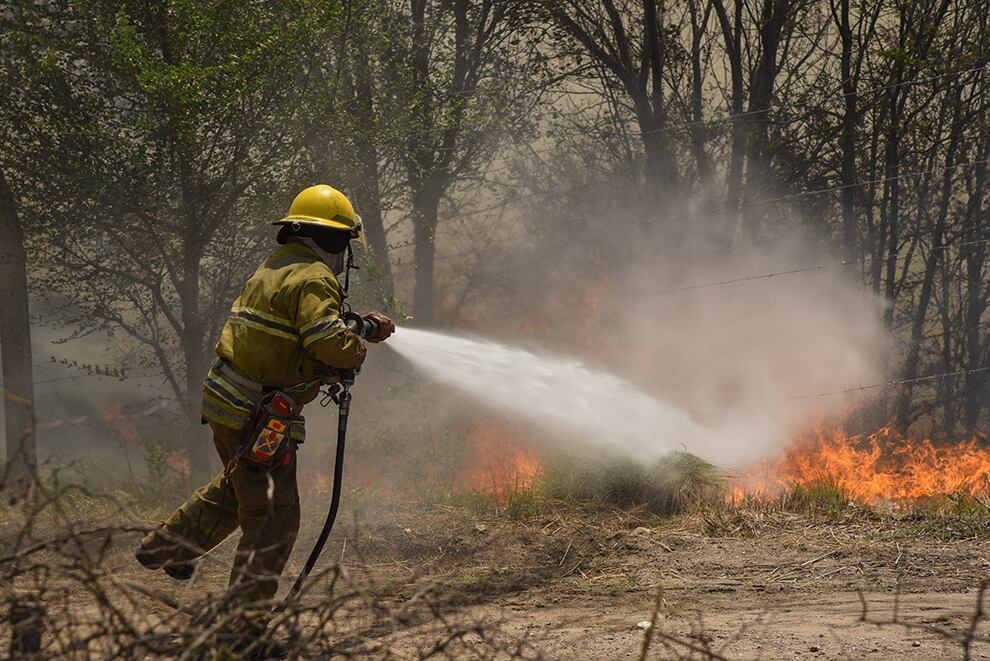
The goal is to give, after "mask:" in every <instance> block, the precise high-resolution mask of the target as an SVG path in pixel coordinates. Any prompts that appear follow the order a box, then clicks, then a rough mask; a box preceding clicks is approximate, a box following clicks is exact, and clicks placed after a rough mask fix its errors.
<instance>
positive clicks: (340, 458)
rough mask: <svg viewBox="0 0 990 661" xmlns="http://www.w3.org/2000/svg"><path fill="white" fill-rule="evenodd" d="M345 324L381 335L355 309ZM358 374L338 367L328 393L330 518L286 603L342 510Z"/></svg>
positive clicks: (356, 330)
mask: <svg viewBox="0 0 990 661" xmlns="http://www.w3.org/2000/svg"><path fill="white" fill-rule="evenodd" d="M344 324H345V325H346V326H347V329H348V330H349V331H351V332H352V333H355V334H357V335H360V336H361V337H362V338H367V337H372V336H375V335H377V334H378V324H377V323H375V322H374V321H373V320H371V319H365V318H364V317H362V316H360V315H358V314H356V313H354V312H348V313H347V314H346V315H345V316H344ZM357 373H358V370H357V369H352V370H339V372H338V375H339V377H340V383H339V384H338V385H339V387H340V389H339V391H336V392H335V391H334V390H331V391H330V392H329V397H330V398H331V399H333V401H334V402H336V404H337V449H336V452H335V453H334V460H333V491H332V493H331V496H330V510H329V511H328V512H327V520H326V521H325V522H324V524H323V529H322V530H321V531H320V536H319V537H318V538H317V539H316V544H315V545H313V550H312V551H310V553H309V558H307V559H306V564H305V565H304V566H303V570H302V572H300V574H299V578H297V579H296V582H295V583H293V584H292V588H291V589H290V590H289V593H288V594H287V595H286V597H285V603H288V602H290V601H292V600H293V599H294V598H295V597H296V595H298V594H299V591H300V590H301V589H302V586H303V583H305V582H306V579H307V578H309V575H310V573H311V572H312V571H313V567H314V566H316V561H317V560H319V558H320V554H321V553H323V547H324V546H326V544H327V540H328V539H329V538H330V532H331V531H332V530H333V524H334V521H336V519H337V511H338V510H339V509H340V491H341V479H342V478H343V473H344V444H345V441H346V440H347V418H348V416H349V415H350V413H351V387H352V386H353V385H354V379H355V377H356V376H357Z"/></svg>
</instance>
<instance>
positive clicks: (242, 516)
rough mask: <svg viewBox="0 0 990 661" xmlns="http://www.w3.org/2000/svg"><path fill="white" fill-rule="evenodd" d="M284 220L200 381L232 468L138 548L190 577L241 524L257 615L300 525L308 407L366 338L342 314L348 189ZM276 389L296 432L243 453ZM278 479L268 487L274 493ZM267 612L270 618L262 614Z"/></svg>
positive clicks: (223, 456)
mask: <svg viewBox="0 0 990 661" xmlns="http://www.w3.org/2000/svg"><path fill="white" fill-rule="evenodd" d="M274 224H275V225H278V226H279V231H278V236H277V241H278V243H279V246H278V247H276V248H275V250H274V251H273V252H272V253H271V254H270V255H269V256H268V258H267V259H266V260H265V261H264V263H263V264H262V265H261V267H260V268H258V270H257V271H256V272H255V273H254V275H253V276H251V278H250V279H248V281H247V283H246V284H245V285H244V288H243V290H242V291H241V294H240V296H239V297H238V298H237V300H236V301H234V305H233V307H232V308H231V311H230V316H229V317H228V318H227V321H226V324H225V325H224V327H223V331H222V333H221V335H220V341H219V343H218V344H217V347H216V353H217V356H218V358H217V361H216V363H215V364H214V365H213V367H212V369H211V370H210V372H209V375H208V376H207V378H206V382H205V384H204V388H203V406H202V417H203V422H204V423H208V424H209V425H210V428H211V430H212V432H213V443H214V445H215V446H216V450H217V454H219V455H220V460H221V462H222V463H223V466H224V470H223V471H222V472H221V473H220V474H219V475H217V476H216V477H215V478H213V480H212V481H211V482H210V483H209V484H206V485H204V486H202V487H200V488H199V489H198V490H197V491H196V492H195V493H194V494H193V495H192V496H191V497H190V498H189V500H188V501H186V503H185V504H184V505H182V506H181V507H180V508H179V509H178V510H176V511H175V513H173V514H172V516H170V517H169V518H168V520H166V521H165V522H164V523H163V524H161V525H160V526H159V527H158V528H157V529H155V530H154V531H152V532H151V533H149V534H148V535H147V536H145V538H144V539H143V540H142V542H141V546H140V547H139V548H138V549H137V551H136V552H135V556H136V558H137V559H138V561H139V562H140V563H141V564H142V565H144V566H145V567H147V568H149V569H162V570H164V571H165V573H167V574H168V575H169V576H171V577H172V578H176V579H179V580H185V579H188V578H190V577H191V576H192V574H193V571H194V568H195V563H196V560H197V559H198V558H199V557H200V556H202V555H203V554H204V553H206V552H208V551H209V550H211V549H212V548H214V547H215V546H216V545H217V544H219V543H220V542H222V541H223V540H224V539H226V538H227V537H228V536H229V535H230V534H231V533H233V532H234V531H235V530H236V529H237V528H240V529H241V539H240V541H239V543H238V545H237V550H236V553H235V556H234V564H233V569H232V571H231V574H230V582H229V590H230V592H231V594H232V595H233V596H234V597H235V599H236V603H238V604H241V605H244V607H245V608H249V609H251V610H252V612H255V611H257V612H261V613H264V612H265V611H267V610H269V609H270V607H271V603H272V599H273V597H274V596H275V592H276V590H277V589H278V579H279V576H280V575H281V573H282V569H283V568H284V566H285V563H286V561H287V560H288V557H289V553H290V552H291V550H292V546H293V543H294V542H295V539H296V533H297V531H298V529H299V494H298V490H297V487H296V450H297V448H298V446H299V445H300V444H301V443H302V442H303V441H304V439H305V421H304V419H303V417H302V415H301V414H300V411H301V410H302V406H303V405H304V404H307V403H309V402H311V401H312V400H313V399H314V398H315V397H316V395H317V393H318V392H319V388H320V386H321V385H322V384H328V383H333V382H334V381H335V380H336V378H335V373H336V371H337V370H338V369H353V368H357V367H359V366H360V365H361V363H362V362H363V361H364V359H365V352H366V347H365V343H364V340H363V339H362V338H361V337H359V336H357V335H355V334H354V333H352V332H351V331H349V330H348V329H347V328H346V327H345V325H344V323H343V321H342V319H341V317H342V311H341V304H342V302H343V299H344V297H345V294H346V293H345V292H344V291H343V290H342V288H341V286H340V284H339V283H338V281H337V276H338V275H340V273H341V272H342V271H343V270H344V268H345V266H346V262H345V260H347V259H349V256H350V252H349V250H350V242H351V241H353V240H361V239H362V238H363V230H362V226H361V218H360V216H358V215H357V214H356V213H355V212H354V208H353V206H352V205H351V203H350V201H349V200H348V199H347V197H346V196H344V194H343V193H341V192H340V191H338V190H336V189H334V188H331V187H330V186H326V185H318V186H313V187H311V188H307V189H306V190H304V191H302V192H301V193H299V195H297V196H296V198H295V200H294V201H293V202H292V206H291V207H290V208H289V213H288V214H287V215H286V216H285V218H282V219H281V220H278V221H276V222H275V223H274ZM368 317H369V318H371V319H372V320H373V321H374V322H376V323H375V327H376V328H377V329H378V332H377V335H376V336H374V337H369V338H367V339H368V341H370V342H381V341H383V340H385V339H387V338H388V337H389V335H391V334H392V332H393V331H394V330H395V326H394V324H393V323H392V320H391V319H389V318H388V317H387V316H385V315H384V314H382V313H380V312H372V313H371V314H369V315H368ZM273 392H278V393H281V394H283V395H285V396H287V397H288V398H289V401H291V402H292V408H291V412H290V413H289V415H288V416H287V418H288V420H289V425H288V430H287V432H286V433H285V434H284V435H283V436H284V442H282V444H281V447H279V448H277V450H276V451H274V452H273V453H272V456H271V459H270V461H269V462H268V464H267V465H265V464H261V465H258V464H257V463H255V462H251V461H245V453H244V448H245V447H246V446H247V444H249V443H253V441H254V439H253V438H251V437H252V435H253V432H256V431H257V430H256V428H255V425H256V420H257V416H258V415H259V402H262V401H264V400H265V399H266V396H268V395H269V394H270V393H273ZM270 488H271V492H270V491H269V490H270ZM259 619H261V620H262V621H263V620H264V617H263V616H262V617H260V618H259Z"/></svg>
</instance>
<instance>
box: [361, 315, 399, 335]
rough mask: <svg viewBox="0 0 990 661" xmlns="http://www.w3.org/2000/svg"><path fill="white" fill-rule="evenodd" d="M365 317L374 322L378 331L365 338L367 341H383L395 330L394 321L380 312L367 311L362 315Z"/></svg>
mask: <svg viewBox="0 0 990 661" xmlns="http://www.w3.org/2000/svg"><path fill="white" fill-rule="evenodd" d="M364 318H365V319H368V320H370V321H373V322H375V327H376V328H377V329H378V332H377V333H376V334H375V335H373V336H371V337H368V338H365V339H367V340H368V341H369V342H383V341H385V340H387V339H388V338H389V336H391V335H392V333H394V332H395V322H393V321H392V320H391V319H389V318H388V317H387V316H386V315H384V314H382V313H381V312H369V313H368V314H366V315H364Z"/></svg>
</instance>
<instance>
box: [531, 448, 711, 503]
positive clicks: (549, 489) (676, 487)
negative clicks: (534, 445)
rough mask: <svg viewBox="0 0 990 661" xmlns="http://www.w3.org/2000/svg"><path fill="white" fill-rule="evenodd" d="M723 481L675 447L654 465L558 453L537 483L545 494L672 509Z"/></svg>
mask: <svg viewBox="0 0 990 661" xmlns="http://www.w3.org/2000/svg"><path fill="white" fill-rule="evenodd" d="M722 482H723V476H722V474H721V473H720V472H719V470H718V469H717V468H716V467H715V466H713V465H711V464H709V463H707V462H705V461H703V460H701V459H699V458H698V457H696V456H694V455H692V454H689V453H686V452H674V453H671V454H670V455H667V456H666V457H664V458H662V459H661V460H659V461H657V462H656V463H654V464H653V465H652V466H646V465H643V464H642V463H640V462H637V461H634V460H631V459H625V458H610V459H601V460H585V461H577V460H569V459H566V458H561V459H558V460H556V461H553V462H551V463H550V464H549V465H548V467H547V468H546V471H545V475H544V477H543V479H542V482H541V486H540V489H541V491H542V493H543V494H545V495H546V496H547V497H548V498H554V499H560V500H572V501H587V502H597V503H607V504H611V505H618V506H620V507H643V508H644V509H646V510H647V511H650V512H654V513H657V514H673V513H676V512H682V511H685V510H686V509H688V508H689V507H691V505H692V504H694V503H698V502H700V501H703V500H706V499H708V498H710V497H712V496H717V495H718V494H720V492H721V487H722Z"/></svg>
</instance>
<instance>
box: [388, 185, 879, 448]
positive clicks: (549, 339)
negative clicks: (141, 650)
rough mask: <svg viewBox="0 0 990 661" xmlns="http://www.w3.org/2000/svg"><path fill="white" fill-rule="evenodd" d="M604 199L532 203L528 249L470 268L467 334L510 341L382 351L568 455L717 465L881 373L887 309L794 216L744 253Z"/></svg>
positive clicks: (785, 438) (721, 232)
mask: <svg viewBox="0 0 990 661" xmlns="http://www.w3.org/2000/svg"><path fill="white" fill-rule="evenodd" d="M603 200H604V201H603ZM609 200H611V201H612V202H613V203H614V202H615V199H614V198H603V199H602V200H599V203H600V207H597V208H596V207H585V208H582V209H574V208H573V207H572V206H569V205H568V204H566V203H565V202H564V201H562V202H561V203H560V204H559V205H558V206H557V208H554V209H549V208H547V209H544V210H543V213H542V214H541V213H540V212H539V210H535V209H531V210H529V212H528V214H529V216H528V217H529V218H530V220H531V221H532V222H534V223H535V222H538V224H539V226H538V227H537V226H535V225H531V226H530V230H531V231H530V232H529V235H530V236H531V237H537V240H536V241H534V242H533V243H532V244H531V245H528V246H525V245H524V244H522V243H520V246H519V247H518V248H516V249H515V250H513V251H512V252H509V253H506V254H504V255H503V256H500V257H499V258H493V259H490V260H489V263H488V264H487V265H485V266H486V267H487V268H481V269H479V272H478V273H475V275H474V276H473V278H474V281H475V282H482V283H485V284H487V288H486V287H485V286H484V285H482V286H476V289H475V291H474V292H473V295H472V296H469V297H467V298H468V299H469V300H471V301H473V303H474V304H473V306H472V305H468V306H466V307H465V308H462V309H461V311H460V319H461V320H462V325H466V326H468V327H469V328H471V329H472V330H473V331H474V332H475V333H476V334H477V335H482V336H485V337H487V338H492V339H498V340H500V341H504V342H505V344H506V345H507V346H496V345H495V344H492V343H487V342H481V343H478V344H476V345H468V344H467V342H468V340H467V339H466V338H464V337H463V336H458V337H448V338H445V339H443V340H442V341H441V338H439V337H437V336H429V337H427V336H425V335H421V334H418V333H412V332H410V331H407V330H405V329H403V330H400V332H399V333H398V334H397V336H396V338H395V348H396V349H398V350H400V351H401V352H402V353H403V354H404V355H405V356H406V357H407V358H409V359H411V360H413V361H414V362H415V363H416V364H417V365H418V366H419V368H420V369H422V370H425V373H428V374H430V375H432V376H433V377H434V378H438V379H441V380H444V381H445V382H447V383H448V384H456V387H457V388H460V389H462V390H464V391H466V392H470V393H472V394H473V395H474V396H475V398H476V399H477V401H478V402H480V403H481V404H482V405H483V406H493V405H494V406H495V407H497V408H501V409H502V410H503V412H504V414H505V415H507V416H510V417H511V416H522V417H524V418H527V419H529V420H531V421H536V422H538V423H540V424H539V426H540V428H541V429H542V430H543V434H544V435H547V436H550V437H555V438H565V437H566V438H567V439H569V441H571V443H570V444H569V445H568V446H567V447H568V448H569V450H572V451H574V452H578V451H580V450H581V448H583V449H584V450H586V451H589V452H598V451H601V450H602V448H606V447H607V448H611V450H612V451H618V452H620V453H622V454H624V455H628V456H632V457H635V458H641V459H644V460H652V459H654V458H656V456H657V454H661V453H663V452H666V451H669V450H672V449H678V448H685V449H688V450H690V451H692V452H696V453H698V454H699V455H700V456H703V457H704V458H706V459H709V460H711V461H713V462H715V463H718V464H720V465H723V466H742V465H746V464H748V463H751V462H754V461H757V460H760V459H763V458H766V457H771V456H773V455H775V454H778V453H779V452H780V451H781V450H782V449H783V448H785V447H786V446H787V445H788V444H789V443H790V442H791V441H792V440H793V439H794V437H795V435H797V434H798V433H800V432H802V431H804V430H806V429H807V428H809V427H811V426H814V425H816V424H818V423H821V422H824V421H834V420H837V419H838V420H841V419H844V418H847V417H848V416H849V415H850V413H851V412H852V411H853V410H854V409H855V408H856V407H858V406H860V405H862V404H863V403H864V399H863V397H862V396H857V395H856V394H849V395H843V394H839V395H835V394H826V393H833V392H834V391H840V390H845V389H854V388H857V387H860V386H863V385H871V384H876V383H882V382H883V381H885V380H886V379H887V378H888V377H887V375H886V369H887V364H888V357H889V353H890V346H889V344H890V341H889V337H888V332H887V330H886V328H885V326H884V324H883V322H882V316H883V312H884V302H883V301H882V300H881V299H880V298H879V297H877V296H875V295H874V294H873V293H872V292H871V291H869V290H868V289H866V288H864V287H863V285H862V284H860V280H861V278H860V274H859V273H858V272H856V270H855V269H856V268H857V266H855V265H852V264H849V263H846V262H843V260H842V259H841V258H839V257H838V256H837V254H835V252H833V251H832V250H831V247H832V245H833V244H832V243H831V241H830V240H829V239H828V237H822V236H819V235H817V234H816V233H815V232H814V231H812V230H809V226H808V224H807V223H806V222H805V221H804V220H803V219H802V218H800V217H798V216H796V215H794V214H791V216H789V217H788V218H790V220H789V221H787V220H785V221H781V222H778V223H777V224H776V225H775V231H774V232H773V233H767V236H766V238H765V239H764V240H761V241H758V242H755V241H754V242H749V243H742V242H739V241H729V240H726V228H727V226H728V225H727V223H726V222H725V221H724V220H723V219H722V218H720V217H718V216H714V215H712V216H711V217H705V216H704V215H701V214H697V213H693V214H690V217H691V222H690V224H689V225H687V230H685V231H684V232H683V233H682V234H681V235H680V236H676V237H675V236H672V235H671V233H669V232H665V231H664V230H663V229H662V228H663V227H669V226H670V225H669V224H667V225H663V226H660V227H655V226H650V225H649V224H648V223H647V224H643V223H640V222H638V221H640V220H641V219H643V218H644V217H648V216H649V214H647V213H645V212H644V211H643V210H642V207H641V206H640V207H638V208H637V206H636V205H634V204H626V205H623V204H621V203H615V204H614V205H613V206H612V209H611V214H612V215H611V216H610V215H609V212H608V208H609ZM615 209H619V210H620V211H619V212H618V213H619V217H620V218H621V222H620V221H619V220H609V219H614V218H615V213H616V211H615ZM682 215H683V214H682ZM596 217H597V218H598V219H599V220H602V219H605V220H603V221H602V222H600V223H598V224H597V225H596V224H595V223H594V222H592V221H591V220H589V219H593V218H596ZM610 223H611V224H610ZM520 226H521V227H523V228H526V227H527V217H526V216H524V217H523V218H522V219H521V220H520ZM630 228H632V229H631V231H630ZM610 230H615V231H610ZM620 230H621V231H620ZM543 237H548V238H545V239H543V240H542V241H540V240H539V239H540V238H543ZM486 276H487V279H486ZM459 296H460V297H461V298H462V299H463V298H465V296H464V295H463V293H461V294H459ZM509 347H522V349H523V350H522V351H515V352H514V350H512V349H510V348H509ZM428 362H429V363H430V364H427V363H428ZM455 372H457V373H456V374H455ZM469 415H470V414H469ZM573 441H581V442H578V443H575V442H573Z"/></svg>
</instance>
